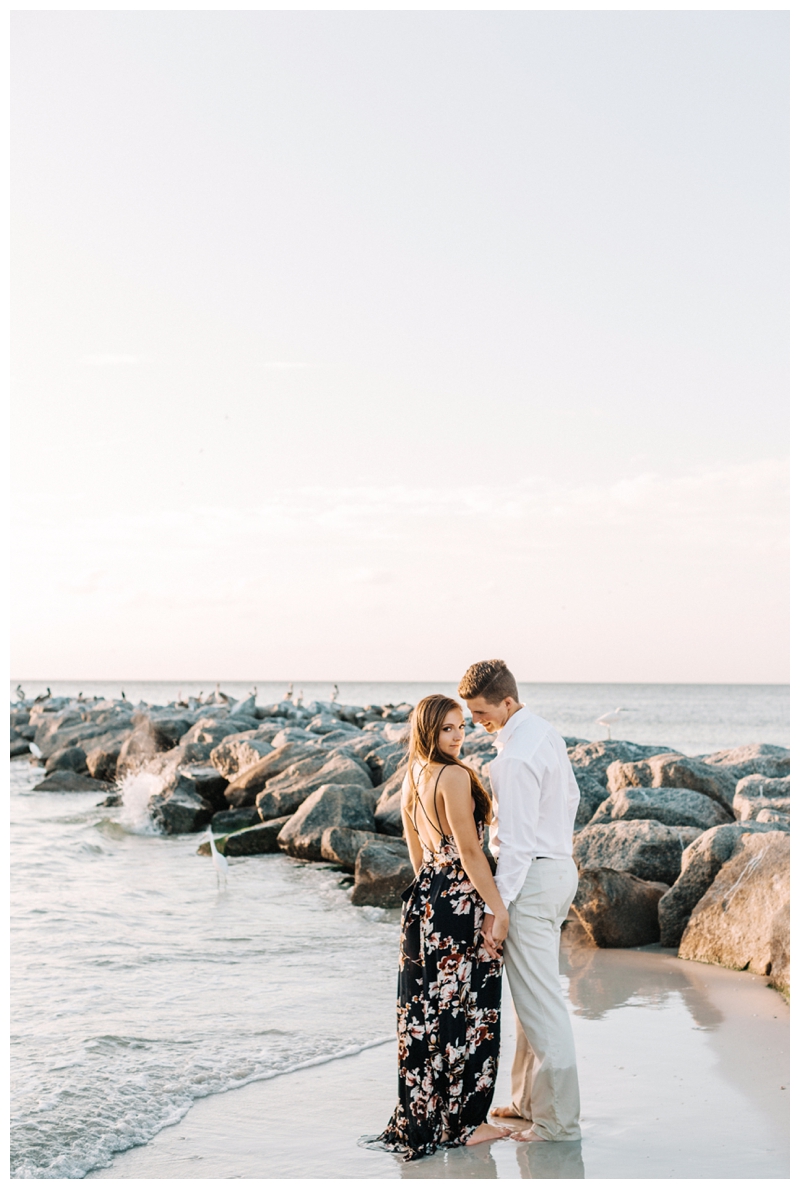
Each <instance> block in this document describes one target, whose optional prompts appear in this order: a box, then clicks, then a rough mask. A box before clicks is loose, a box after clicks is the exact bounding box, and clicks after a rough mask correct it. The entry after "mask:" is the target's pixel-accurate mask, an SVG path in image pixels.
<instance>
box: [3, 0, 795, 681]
mask: <svg viewBox="0 0 800 1189" xmlns="http://www.w3.org/2000/svg"><path fill="white" fill-rule="evenodd" d="M11 47H12V101H11V112H12V399H13V445H12V473H13V481H12V482H13V502H14V517H13V519H14V545H13V556H12V576H13V581H12V588H13V596H12V597H13V613H12V673H13V675H14V677H15V678H52V679H72V678H87V679H94V680H103V679H108V680H111V679H116V678H127V679H128V680H134V679H141V680H144V679H178V678H181V679H187V680H188V679H202V680H207V679H229V680H234V679H236V680H250V679H253V680H258V679H261V680H279V679H280V680H283V679H287V680H300V681H302V680H304V679H305V680H313V679H319V680H323V679H324V680H339V681H341V680H373V681H375V680H394V681H412V680H414V681H436V680H439V679H442V680H444V679H448V680H452V679H453V678H457V677H458V676H459V675H460V674H461V673H462V672H463V671H464V669H465V668H466V667H467V666H468V665H469V664H470V663H472V662H473V661H475V660H478V659H483V658H485V657H490V656H501V657H503V658H504V659H505V660H506V661H507V662H508V663H509V665H510V666H511V668H512V669H513V671H514V672H515V673H516V675H517V676H518V677H519V678H520V679H522V680H525V681H573V682H574V681H600V682H613V681H621V682H623V681H625V682H627V681H653V682H783V681H785V680H787V672H788V661H787V640H788V629H787V619H788V579H787V486H788V483H787V433H788V403H787V402H788V393H787V365H788V329H787V326H788V304H787V288H788V153H787V137H788V14H787V13H785V12H767V11H764V12H754V11H747V12H744V11H742V12H737V11H719V12H689V11H683V12H668V11H664V12H647V11H631V12H624V11H620V12H590V11H582V12H465V11H459V12H435V13H434V12H409V11H406V12H357V11H356V12H338V13H334V12H265V11H260V12H248V11H241V12H213V11H208V12H202V11H195V12H180V11H161V12H135V11H131V12H113V11H83V12H58V11H39V12H16V13H14V14H12V42H11Z"/></svg>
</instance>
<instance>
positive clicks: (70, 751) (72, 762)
mask: <svg viewBox="0 0 800 1189" xmlns="http://www.w3.org/2000/svg"><path fill="white" fill-rule="evenodd" d="M58 769H68V770H69V771H72V772H88V768H87V767H86V752H85V751H84V750H83V748H82V747H62V749H61V750H60V751H54V752H53V753H52V754H51V755H49V756H48V757H47V760H46V761H45V765H44V770H45V772H47V773H50V772H55V771H56V770H58Z"/></svg>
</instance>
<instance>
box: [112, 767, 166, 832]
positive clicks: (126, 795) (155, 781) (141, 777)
mask: <svg viewBox="0 0 800 1189" xmlns="http://www.w3.org/2000/svg"><path fill="white" fill-rule="evenodd" d="M164 783H165V774H164V773H160V774H156V773H154V772H132V773H129V775H127V776H125V777H123V779H122V781H121V782H120V784H119V786H118V787H119V791H120V793H121V794H122V808H121V812H120V815H119V824H120V825H121V826H122V827H123V829H125V830H127V831H128V832H129V833H131V834H158V833H159V830H158V827H157V826H156V824H155V822H154V821H153V819H152V817H151V816H150V813H149V811H148V808H147V805H148V802H149V800H150V798H151V797H152V796H154V795H155V794H156V793H160V792H161V790H162V788H163V787H164Z"/></svg>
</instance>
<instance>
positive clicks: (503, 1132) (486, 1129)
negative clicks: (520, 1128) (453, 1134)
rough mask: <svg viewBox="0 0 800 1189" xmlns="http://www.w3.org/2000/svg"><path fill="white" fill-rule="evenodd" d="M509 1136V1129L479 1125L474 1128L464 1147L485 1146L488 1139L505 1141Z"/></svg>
mask: <svg viewBox="0 0 800 1189" xmlns="http://www.w3.org/2000/svg"><path fill="white" fill-rule="evenodd" d="M509 1135H511V1128H510V1127H494V1126H493V1125H492V1124H491V1123H481V1125H480V1126H479V1127H476V1128H475V1130H474V1131H473V1133H472V1135H471V1136H470V1137H469V1139H468V1140H467V1142H466V1145H465V1146H466V1147H467V1148H469V1147H471V1146H472V1145H473V1144H485V1143H486V1141H487V1140H490V1139H506V1137H507V1136H509Z"/></svg>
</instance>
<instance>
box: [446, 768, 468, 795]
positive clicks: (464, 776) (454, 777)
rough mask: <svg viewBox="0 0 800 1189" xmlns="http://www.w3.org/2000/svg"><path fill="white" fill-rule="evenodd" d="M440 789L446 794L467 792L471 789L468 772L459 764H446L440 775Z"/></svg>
mask: <svg viewBox="0 0 800 1189" xmlns="http://www.w3.org/2000/svg"><path fill="white" fill-rule="evenodd" d="M442 788H443V789H444V790H445V791H446V792H453V793H460V792H469V790H470V789H471V788H472V781H471V780H470V778H469V772H467V770H466V768H462V767H461V766H460V764H448V765H447V767H446V768H445V770H444V772H443V773H442Z"/></svg>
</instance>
